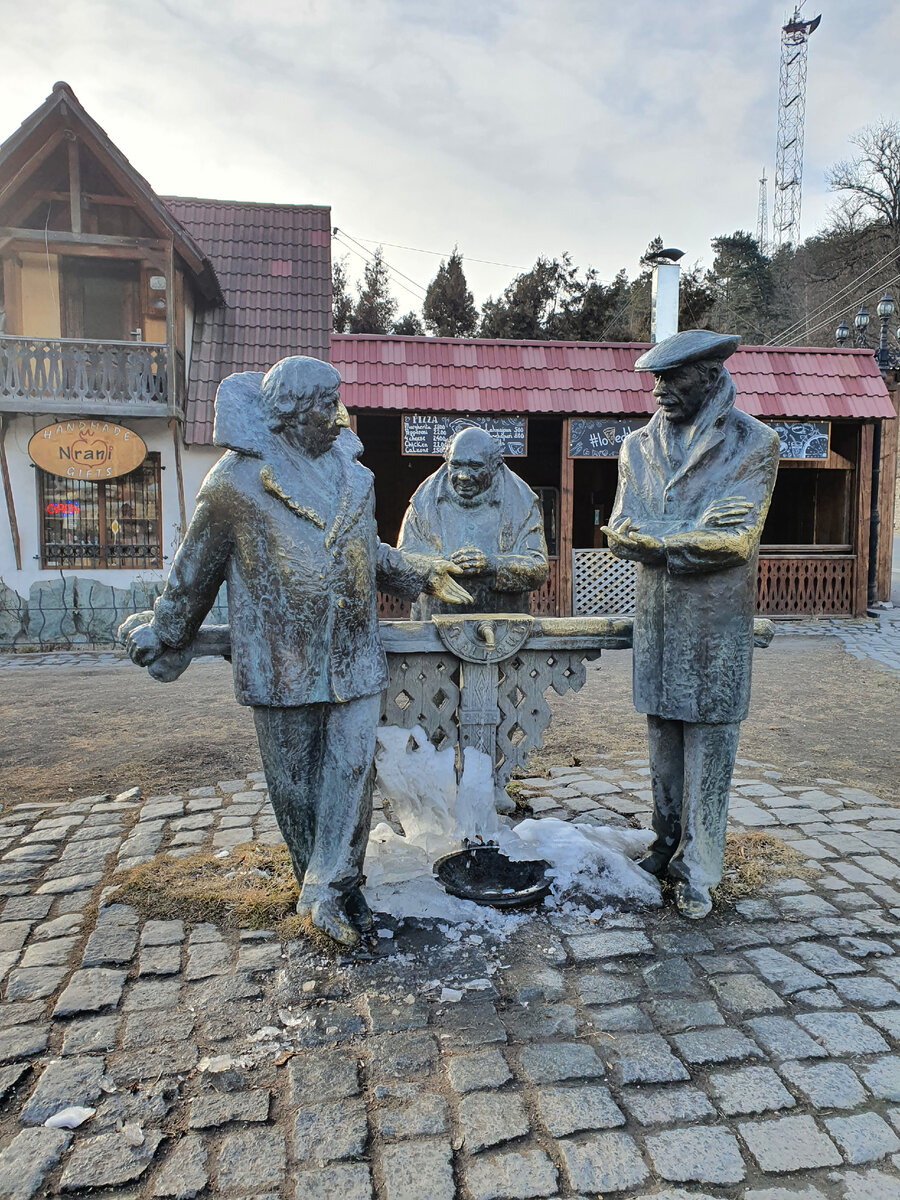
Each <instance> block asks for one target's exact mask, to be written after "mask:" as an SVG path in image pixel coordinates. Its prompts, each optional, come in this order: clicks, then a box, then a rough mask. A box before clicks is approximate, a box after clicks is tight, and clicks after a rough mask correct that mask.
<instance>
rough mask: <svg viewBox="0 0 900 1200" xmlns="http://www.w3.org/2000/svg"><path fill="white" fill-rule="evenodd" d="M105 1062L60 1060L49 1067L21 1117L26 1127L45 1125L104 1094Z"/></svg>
mask: <svg viewBox="0 0 900 1200" xmlns="http://www.w3.org/2000/svg"><path fill="white" fill-rule="evenodd" d="M102 1077H103V1059H102V1058H96V1057H84V1058H66V1059H62V1060H60V1059H56V1060H54V1061H51V1062H49V1063H48V1064H47V1066H46V1067H45V1068H44V1071H43V1073H42V1075H41V1077H40V1079H39V1080H38V1084H37V1087H36V1088H35V1089H34V1091H33V1092H32V1093H31V1095H30V1096H29V1097H28V1100H27V1102H26V1104H25V1107H24V1108H23V1109H22V1111H21V1113H20V1114H19V1120H20V1121H21V1122H22V1123H23V1124H24V1125H43V1123H44V1122H45V1121H46V1120H47V1118H48V1117H52V1116H53V1114H54V1113H57V1112H60V1111H61V1110H62V1109H64V1108H69V1107H71V1106H73V1105H77V1106H78V1107H86V1106H88V1105H90V1104H91V1103H92V1102H93V1101H94V1100H96V1099H97V1097H98V1096H99V1095H100V1080H101V1079H102Z"/></svg>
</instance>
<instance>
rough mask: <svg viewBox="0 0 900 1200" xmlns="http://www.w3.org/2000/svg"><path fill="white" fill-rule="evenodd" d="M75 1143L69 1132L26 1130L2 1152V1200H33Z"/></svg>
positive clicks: (0, 1187)
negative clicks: (49, 1172) (48, 1173)
mask: <svg viewBox="0 0 900 1200" xmlns="http://www.w3.org/2000/svg"><path fill="white" fill-rule="evenodd" d="M71 1140H72V1135H71V1133H69V1132H68V1130H65V1129H44V1128H41V1127H38V1128H37V1129H23V1130H22V1132H21V1133H19V1134H17V1135H16V1136H15V1137H14V1138H13V1139H12V1141H11V1142H10V1143H9V1145H8V1146H7V1147H6V1148H5V1150H3V1152H2V1153H0V1200H30V1198H31V1197H32V1196H33V1195H34V1194H35V1192H37V1190H38V1188H39V1187H40V1186H41V1183H42V1182H43V1179H44V1176H45V1175H46V1174H47V1172H48V1171H49V1170H50V1169H51V1168H52V1167H54V1166H55V1165H56V1164H57V1163H58V1162H59V1160H60V1158H61V1157H62V1154H63V1151H64V1150H66V1149H67V1148H68V1146H69V1143H70V1142H71Z"/></svg>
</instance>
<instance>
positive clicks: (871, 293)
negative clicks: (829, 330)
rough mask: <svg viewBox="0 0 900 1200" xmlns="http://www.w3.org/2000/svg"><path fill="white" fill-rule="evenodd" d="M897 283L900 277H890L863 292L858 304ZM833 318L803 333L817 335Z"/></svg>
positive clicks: (830, 315) (830, 317) (829, 317)
mask: <svg viewBox="0 0 900 1200" xmlns="http://www.w3.org/2000/svg"><path fill="white" fill-rule="evenodd" d="M897 282H900V275H893V276H891V278H890V279H888V280H887V281H886V282H885V283H880V284H879V285H878V287H876V288H871V289H869V290H868V291H866V292H864V293H863V295H862V296H861V297H860V303H862V302H864V301H865V300H867V299H868V298H869V297H870V296H872V297H874V296H875V295H877V293H878V292H880V291H881V290H882V288H888V287H890V286H891V284H893V283H897ZM834 317H835V314H834V313H830V314H829V315H828V316H827V317H826V318H825V319H824V320H823V321H820V322H819V323H818V325H813V326H812V328H811V329H807V330H806V331H805V333H806V335H807V336H811V335H812V334H815V333H818V332H819V331H820V330H821V329H824V328H825V327H826V325H830V324H831V322H832V321H833V320H834ZM782 344H784V345H789V344H790V343H782Z"/></svg>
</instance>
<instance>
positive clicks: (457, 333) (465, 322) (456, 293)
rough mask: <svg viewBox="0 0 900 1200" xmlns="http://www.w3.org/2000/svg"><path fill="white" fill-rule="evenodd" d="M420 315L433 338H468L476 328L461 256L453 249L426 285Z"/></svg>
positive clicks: (473, 306)
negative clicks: (426, 289)
mask: <svg viewBox="0 0 900 1200" xmlns="http://www.w3.org/2000/svg"><path fill="white" fill-rule="evenodd" d="M422 315H423V317H424V318H425V324H426V325H427V327H428V329H429V331H430V332H431V333H433V334H435V336H436V337H472V336H473V335H474V333H475V329H476V327H477V325H478V310H477V309H476V307H475V298H474V296H473V295H472V293H471V292H470V291H469V288H468V285H467V284H466V276H465V272H464V271H463V265H462V255H461V254H460V253H459V250H458V249H457V248H456V247H454V248H453V253H452V254H451V255H450V258H449V260H448V261H447V262H444V261H443V260H441V265H440V266H439V267H438V270H437V274H436V275H435V277H434V279H432V281H431V283H430V284H429V285H428V291H427V292H426V294H425V303H424V304H423V305H422Z"/></svg>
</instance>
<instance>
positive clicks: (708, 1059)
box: [672, 1029, 763, 1063]
mask: <svg viewBox="0 0 900 1200" xmlns="http://www.w3.org/2000/svg"><path fill="white" fill-rule="evenodd" d="M672 1041H673V1042H674V1043H675V1045H676V1047H677V1049H678V1053H679V1054H680V1055H681V1057H682V1058H683V1059H685V1061H686V1062H689V1063H721V1062H740V1061H742V1060H744V1059H748V1058H762V1057H763V1053H762V1051H761V1050H760V1048H759V1046H757V1045H756V1043H755V1042H752V1041H751V1040H750V1039H749V1038H748V1037H746V1036H745V1035H744V1034H743V1033H741V1032H740V1031H739V1030H737V1029H710V1030H702V1031H699V1032H696V1033H676V1034H675V1035H674V1036H673V1038H672Z"/></svg>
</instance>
